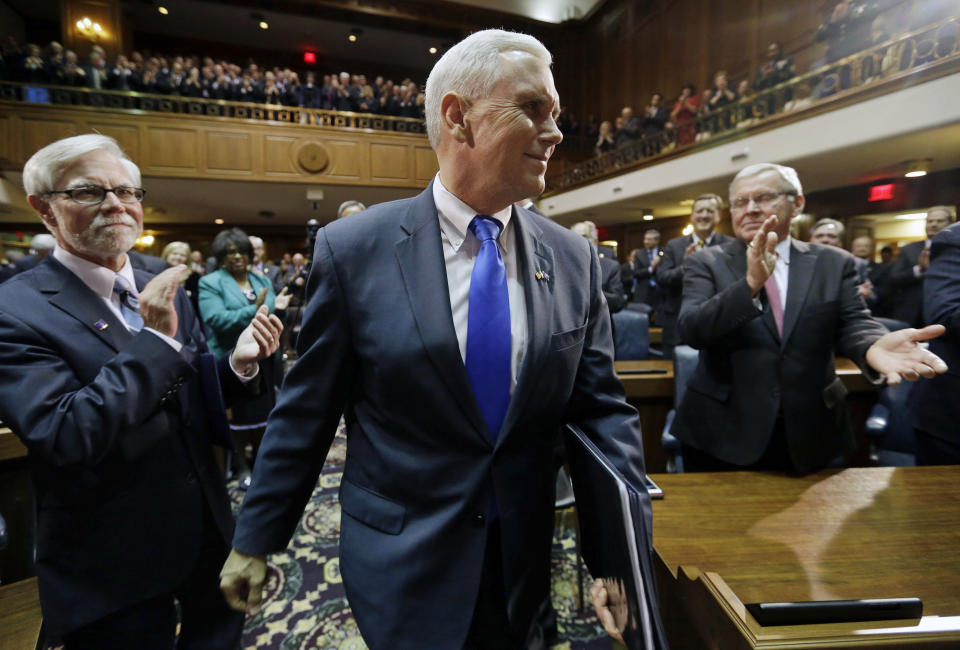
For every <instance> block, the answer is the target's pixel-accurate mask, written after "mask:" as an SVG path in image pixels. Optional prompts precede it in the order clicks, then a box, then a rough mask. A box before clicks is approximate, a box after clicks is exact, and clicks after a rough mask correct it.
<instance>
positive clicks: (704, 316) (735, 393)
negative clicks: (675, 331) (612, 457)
mask: <svg viewBox="0 0 960 650" xmlns="http://www.w3.org/2000/svg"><path fill="white" fill-rule="evenodd" d="M792 241H793V244H792V248H791V252H790V255H791V258H790V267H789V268H790V270H789V279H788V287H787V302H786V309H785V310H784V325H783V338H782V339H781V337H780V336H779V335H778V334H777V326H776V322H775V321H774V318H773V315H772V313H771V312H770V309H769V305H768V304H767V302H766V297H765V293H764V292H763V291H761V292H760V295H761V296H763V298H762V300H763V303H762V304H763V307H764V308H763V310H762V311H761V310H758V309H757V308H756V306H755V305H754V303H753V300H752V299H751V296H750V287H749V286H748V285H747V280H746V271H747V261H746V257H745V251H746V247H745V245H744V244H743V243H742V242H740V241H739V240H733V241H731V242H727V243H726V244H724V245H722V246H715V247H709V248H705V249H703V250H702V251H700V252H698V253H694V254H693V255H691V256H690V257H688V258H687V260H686V263H685V271H684V278H683V307H682V309H681V310H680V333H681V336H682V338H683V340H684V342H686V343H687V344H688V345H691V346H693V347H694V348H697V349H699V350H700V362H699V364H698V366H697V369H696V371H695V372H694V375H693V377H692V378H691V380H690V383H689V385H688V390H687V392H686V394H685V395H684V398H683V401H682V402H681V404H680V408H679V409H678V412H677V418H676V420H675V422H674V433H675V435H676V436H677V438H679V439H680V440H681V441H682V442H683V443H684V444H687V445H691V446H693V447H696V448H697V449H699V450H701V451H704V452H706V453H708V454H710V455H712V456H714V457H716V458H719V459H720V460H723V461H726V462H728V463H733V464H736V465H749V464H751V463H754V462H756V461H757V460H759V459H760V457H761V456H762V455H763V452H764V450H765V449H766V447H767V443H768V442H769V441H770V436H771V433H772V432H773V429H774V422H775V420H776V418H777V415H778V414H782V416H783V419H784V426H785V431H786V436H787V443H788V447H789V450H790V455H791V457H792V459H793V463H794V465H795V466H796V468H797V469H799V470H801V471H811V470H814V469H818V468H821V467H823V466H824V465H826V463H827V462H829V461H830V460H832V459H833V458H836V457H837V456H840V455H842V454H845V453H847V452H849V451H850V450H851V449H852V446H853V437H852V431H851V429H850V426H849V422H848V416H847V409H846V403H845V400H844V398H845V396H846V392H847V391H846V388H844V386H843V384H842V383H841V382H840V380H839V379H838V378H837V376H836V373H835V371H834V351H835V350H836V351H837V352H838V353H840V354H841V355H843V356H846V357H849V358H850V359H852V360H854V361H855V362H856V363H857V364H858V365H860V367H861V368H863V369H864V371H866V372H868V376H869V377H870V378H872V379H875V378H876V373H874V372H873V371H872V370H869V367H868V366H867V365H866V362H865V360H864V355H865V354H866V351H867V348H868V347H870V345H872V344H873V342H874V341H875V340H876V339H878V338H879V337H880V336H882V335H883V334H884V333H886V329H885V328H884V327H883V326H882V325H880V324H879V323H877V322H876V321H875V320H873V319H872V318H871V317H870V312H869V311H868V310H867V309H866V307H865V306H864V304H863V301H862V300H861V299H860V298H859V296H858V295H857V290H856V284H857V273H856V269H855V268H854V263H853V256H852V255H850V254H849V253H847V252H846V251H843V250H841V249H839V248H834V247H831V246H819V245H817V244H808V243H805V242H799V241H797V240H792Z"/></svg>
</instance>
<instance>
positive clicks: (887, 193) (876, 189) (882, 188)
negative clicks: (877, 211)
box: [867, 183, 893, 201]
mask: <svg viewBox="0 0 960 650" xmlns="http://www.w3.org/2000/svg"><path fill="white" fill-rule="evenodd" d="M892 198H893V183H887V184H886V185H873V186H872V187H871V188H870V196H869V198H867V201H887V200H889V199H892Z"/></svg>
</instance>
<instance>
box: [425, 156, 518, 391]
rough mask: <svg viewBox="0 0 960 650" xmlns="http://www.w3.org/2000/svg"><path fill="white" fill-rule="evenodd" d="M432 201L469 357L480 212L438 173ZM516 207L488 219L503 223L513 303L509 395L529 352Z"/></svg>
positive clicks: (456, 323) (463, 352) (460, 339)
mask: <svg viewBox="0 0 960 650" xmlns="http://www.w3.org/2000/svg"><path fill="white" fill-rule="evenodd" d="M433 201H434V203H435V204H436V206H437V214H438V216H439V219H440V240H441V243H442V245H443V263H444V266H445V267H446V270H447V287H448V289H449V292H450V311H451V313H452V314H453V328H454V330H455V331H456V333H457V343H458V344H459V346H460V358H461V359H463V360H464V362H466V358H467V323H468V318H467V316H468V312H469V306H470V277H471V275H473V265H474V262H476V260H477V254H478V253H479V252H480V240H479V239H477V238H476V237H475V236H474V234H473V233H472V232H470V222H471V221H473V218H474V217H475V216H477V211H476V210H474V209H473V208H471V207H470V206H469V205H467V204H466V203H464V202H463V201H461V200H460V199H458V198H457V197H456V196H454V195H453V194H452V193H451V192H450V191H449V190H448V189H447V188H446V187H444V186H443V183H442V182H441V181H440V174H437V176H436V178H434V182H433ZM512 213H513V206H512V205H511V206H508V207H506V208H504V209H503V210H500V211H499V212H496V213H494V214H491V215H487V216H489V217H493V218H494V219H496V220H497V221H499V222H500V223H501V224H503V228H502V229H501V230H500V236H499V237H498V238H497V245H498V246H499V247H500V255H501V256H502V257H503V266H504V269H505V270H506V273H507V294H508V296H509V302H510V334H511V337H510V338H511V343H510V393H511V394H512V393H513V389H514V388H515V387H516V385H517V377H518V375H519V373H520V368H521V367H522V364H523V355H524V353H525V352H526V349H527V305H526V302H524V291H523V283H522V282H521V281H520V274H519V271H518V269H517V235H516V231H515V229H514V228H513V227H511V223H510V218H511V216H512Z"/></svg>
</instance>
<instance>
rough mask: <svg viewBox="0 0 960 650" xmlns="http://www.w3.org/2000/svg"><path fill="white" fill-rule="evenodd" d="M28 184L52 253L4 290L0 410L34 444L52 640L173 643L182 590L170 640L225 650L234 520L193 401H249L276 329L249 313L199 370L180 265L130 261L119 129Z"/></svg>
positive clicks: (127, 178)
mask: <svg viewBox="0 0 960 650" xmlns="http://www.w3.org/2000/svg"><path fill="white" fill-rule="evenodd" d="M23 183H24V188H25V189H26V192H27V199H28V200H29V202H30V205H31V206H32V207H33V208H34V209H35V210H36V211H37V213H38V214H39V216H40V218H41V219H42V220H43V222H44V225H45V226H46V227H47V229H48V230H50V232H51V233H52V234H53V235H54V237H56V240H57V245H56V248H55V249H54V251H53V253H52V254H51V255H49V256H48V257H47V258H46V259H44V260H43V261H42V262H41V263H40V264H38V265H37V266H36V267H35V268H33V269H31V270H29V271H27V272H25V273H21V274H19V275H18V276H16V277H15V278H14V279H12V280H10V281H8V282H5V283H4V284H3V285H2V286H0V419H2V420H3V422H4V424H6V425H8V426H9V427H10V428H11V429H12V430H13V432H14V433H15V434H16V435H17V436H18V437H19V438H20V439H21V440H22V441H23V443H24V445H25V446H26V447H27V449H28V451H29V461H30V468H31V472H32V475H33V484H34V487H35V499H36V509H37V533H36V536H37V539H36V569H37V578H38V583H39V589H40V604H41V608H42V610H43V618H44V626H45V628H46V630H47V634H48V636H49V637H50V638H51V640H58V639H62V641H63V643H64V645H65V646H66V648H67V650H73V649H75V648H98V649H99V648H157V649H159V648H164V649H165V650H169V648H172V647H174V643H175V641H174V639H175V635H176V630H177V623H178V616H177V610H176V608H175V603H174V599H175V598H176V599H177V601H179V604H180V615H179V623H180V632H179V642H178V645H177V647H181V648H211V649H212V648H236V647H238V645H239V641H240V632H241V623H242V617H241V616H240V615H238V614H235V613H233V612H232V611H231V610H229V609H228V608H227V605H226V603H225V602H224V600H223V598H222V597H220V594H219V590H218V589H217V586H218V581H217V573H218V571H219V568H220V565H221V564H222V562H223V559H224V557H226V554H227V540H229V539H230V538H231V537H232V534H233V518H232V516H231V513H230V506H229V500H228V497H227V494H226V490H225V489H224V480H223V476H222V474H221V472H220V470H219V468H218V466H217V464H216V462H215V460H214V457H213V454H212V451H211V442H212V441H213V440H214V437H215V436H214V422H213V420H211V419H210V418H209V414H208V412H207V410H206V409H205V408H204V407H205V404H206V403H207V402H208V400H209V398H210V397H211V396H213V397H216V394H215V393H212V394H211V393H210V392H209V391H210V390H214V391H215V390H216V387H215V386H216V382H215V381H214V380H215V379H216V378H217V377H218V378H219V381H220V384H221V385H222V386H223V388H224V391H225V393H226V395H227V397H228V399H229V398H234V399H240V398H243V397H244V396H245V395H246V394H247V390H246V389H244V387H243V383H244V381H245V379H244V378H247V379H246V381H249V380H250V379H253V377H255V376H256V375H257V374H258V361H259V360H260V359H263V358H265V357H266V356H268V355H270V354H272V353H273V352H275V351H276V349H277V343H278V341H279V335H280V331H281V329H282V326H281V325H280V322H279V320H277V319H276V317H275V316H270V317H268V316H267V315H266V314H265V313H258V314H257V315H256V316H255V317H254V319H253V322H252V324H251V325H250V326H248V327H247V329H246V330H245V331H244V332H243V333H242V334H241V335H240V339H239V341H238V343H237V346H236V347H235V348H234V350H233V351H232V353H231V354H229V355H227V356H226V357H224V359H223V362H222V363H219V364H218V365H217V367H216V370H215V371H214V370H213V368H214V365H213V364H214V362H212V361H211V362H210V366H209V367H210V371H209V372H205V371H204V370H203V369H202V365H201V364H203V363H205V362H206V359H207V358H205V357H202V356H201V355H203V353H205V352H206V351H207V346H206V343H205V340H204V338H203V334H202V332H201V329H200V324H199V321H198V319H197V318H196V316H195V315H194V312H193V309H192V308H191V306H190V301H189V299H188V298H187V296H186V294H185V293H184V292H183V291H182V290H180V289H178V287H179V281H180V278H181V277H182V276H183V275H184V273H186V272H187V269H186V267H184V266H183V265H180V266H177V267H172V268H170V269H168V270H166V271H164V272H163V273H161V274H159V275H157V276H156V277H152V276H151V275H150V274H149V273H145V272H143V271H135V270H134V269H133V267H132V265H131V262H130V259H129V257H128V255H127V251H128V250H129V249H130V248H131V247H132V246H133V243H134V241H136V239H137V237H138V236H139V235H140V232H141V231H142V229H143V208H142V206H141V204H140V202H141V201H142V200H143V197H144V190H143V189H141V188H140V171H139V169H138V168H137V166H136V165H135V164H134V163H133V162H132V161H131V160H130V159H129V158H127V157H126V155H125V154H124V153H123V152H122V151H121V150H120V148H119V147H118V146H117V144H116V142H115V141H114V140H113V139H111V138H107V137H104V136H101V135H81V136H77V137H73V138H67V139H64V140H60V141H57V142H54V143H53V144H50V145H48V146H46V147H44V148H43V149H41V150H40V151H38V152H37V153H36V154H34V155H33V156H32V157H31V158H30V160H28V161H27V163H26V165H25V166H24V170H23ZM151 278H152V279H151ZM214 373H215V374H214ZM201 377H202V378H203V380H201ZM201 381H205V383H204V384H202V383H201Z"/></svg>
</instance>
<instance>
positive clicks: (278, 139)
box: [263, 135, 297, 177]
mask: <svg viewBox="0 0 960 650" xmlns="http://www.w3.org/2000/svg"><path fill="white" fill-rule="evenodd" d="M296 141H297V139H296V138H294V137H289V136H282V135H267V136H265V137H264V138H263V173H264V174H266V175H267V176H290V177H292V176H296V175H297V170H296V168H295V167H294V166H293V165H294V163H293V156H294V153H293V148H294V147H293V144H294V143H295V142H296Z"/></svg>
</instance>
